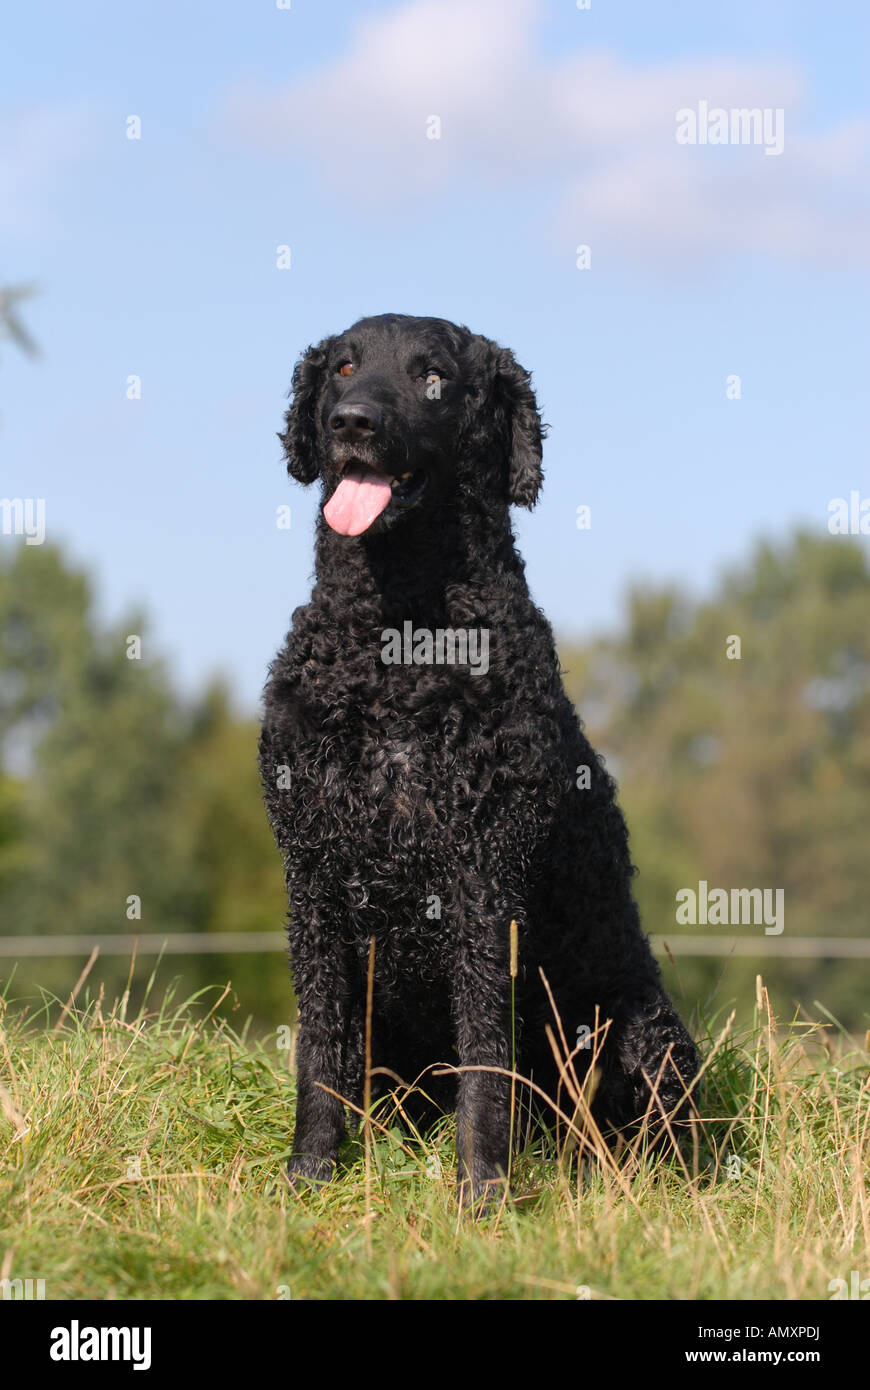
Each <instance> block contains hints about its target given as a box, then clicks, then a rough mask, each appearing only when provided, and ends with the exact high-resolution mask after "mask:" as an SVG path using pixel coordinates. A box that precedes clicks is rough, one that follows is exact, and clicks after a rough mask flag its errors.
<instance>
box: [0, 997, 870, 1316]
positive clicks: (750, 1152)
mask: <svg viewBox="0 0 870 1390" xmlns="http://www.w3.org/2000/svg"><path fill="white" fill-rule="evenodd" d="M217 999H218V992H217V991H216V992H215V993H214V995H213V996H212V997H211V999H210V1000H209V999H207V998H204V997H200V998H198V999H194V1000H192V1001H187V1003H185V1004H184V1005H182V1006H180V1007H178V1008H177V1009H174V1008H173V1005H172V1004H171V1003H165V1004H164V1005H163V1006H162V1007H161V1009H160V1010H158V1011H156V1012H150V1013H149V1012H147V1011H146V1010H145V1008H144V1007H143V1010H142V1012H141V1013H140V1014H139V1016H138V1017H136V1018H134V1019H132V1020H128V1019H127V1018H126V1005H125V1002H124V1000H123V999H122V1000H121V1001H120V1002H116V1003H115V1004H114V1005H113V1006H112V1007H111V1008H109V1007H107V1006H106V1005H105V1004H104V1003H103V1001H101V1000H96V1001H91V1002H89V1003H87V1004H85V1005H84V1006H83V1007H81V1008H73V1009H70V1010H69V1011H68V1012H66V1013H65V1015H64V1016H63V1018H62V1019H61V1018H60V1014H61V1010H60V1009H59V1007H57V1002H56V1001H47V1002H46V1004H45V1006H44V1008H43V1009H42V1011H41V1012H39V1013H37V1014H35V1015H33V1014H31V1016H29V1017H28V1016H27V1014H26V1011H25V1012H24V1013H21V1012H20V1011H17V1010H16V1011H15V1012H14V1014H13V1010H12V1009H9V1010H6V1011H5V1017H4V1016H0V1082H2V1086H0V1278H2V1277H8V1278H22V1279H24V1278H32V1279H44V1280H45V1287H46V1297H47V1298H50V1299H84V1298H98V1299H105V1298H111V1299H128V1298H146V1299H240V1298H241V1299H275V1298H280V1297H284V1298H286V1297H291V1298H293V1299H305V1298H332V1299H462V1300H467V1299H474V1300H478V1299H517V1298H520V1299H560V1298H566V1299H576V1298H577V1297H578V1296H581V1297H592V1298H617V1299H650V1298H655V1299H662V1298H664V1299H735V1300H739V1299H746V1298H772V1299H827V1298H829V1297H830V1293H829V1292H828V1283H829V1281H830V1280H832V1279H834V1278H837V1277H845V1278H846V1279H847V1281H848V1279H849V1274H850V1271H851V1270H853V1269H856V1270H858V1271H859V1274H860V1277H861V1278H862V1279H864V1278H867V1277H868V1276H870V1257H868V1235H870V1194H868V1183H867V1159H868V1140H870V1108H868V1092H870V1081H868V1055H867V1052H866V1051H864V1050H862V1049H856V1048H855V1046H854V1044H850V1043H849V1042H848V1040H847V1039H846V1038H845V1037H844V1036H842V1035H841V1034H838V1033H837V1032H836V1030H835V1029H832V1028H831V1027H830V1026H824V1027H823V1026H819V1025H810V1024H796V1023H795V1024H792V1025H791V1026H789V1027H787V1028H784V1027H782V1026H780V1028H779V1029H778V1030H777V1031H774V1029H773V1027H772V1026H771V1020H770V1019H769V1017H768V1016H767V1014H766V1012H765V1007H764V1006H765V1003H766V1000H765V996H764V992H763V991H760V993H759V1004H760V1008H759V1010H758V1011H757V1017H756V1024H755V1026H754V1027H753V1028H752V1029H749V1030H745V1031H744V1032H743V1033H742V1034H739V1035H736V1034H735V1033H734V1032H733V1031H732V1030H731V1029H730V1028H729V1027H728V1026H727V1025H726V1024H725V1023H724V1021H723V1020H719V1022H718V1023H717V1026H716V1028H715V1029H714V1030H713V1031H714V1032H715V1033H716V1034H717V1038H713V1037H712V1036H711V1037H710V1039H709V1040H708V1042H707V1044H706V1053H707V1055H710V1054H711V1053H712V1060H711V1061H710V1064H709V1066H708V1070H707V1072H706V1074H705V1076H704V1079H703V1084H702V1089H701V1092H700V1097H699V1108H700V1114H701V1123H700V1126H699V1129H698V1135H697V1138H698V1142H697V1144H696V1146H695V1148H694V1152H693V1151H692V1146H690V1147H689V1150H688V1151H687V1153H686V1159H685V1164H686V1166H685V1169H684V1168H683V1167H682V1166H681V1165H680V1164H679V1163H677V1162H674V1161H672V1162H670V1163H659V1164H658V1165H655V1164H651V1163H649V1162H648V1161H647V1160H646V1159H645V1158H644V1157H643V1156H642V1155H641V1156H633V1155H632V1154H628V1155H625V1156H624V1158H623V1162H622V1164H621V1165H620V1166H615V1165H614V1164H613V1163H612V1162H611V1161H610V1160H608V1159H607V1158H606V1157H605V1156H604V1155H603V1153H602V1151H601V1150H600V1147H599V1146H598V1145H597V1144H595V1153H592V1152H590V1156H589V1158H588V1159H587V1160H586V1161H585V1162H584V1163H583V1165H582V1171H580V1172H579V1173H578V1166H577V1164H576V1162H573V1163H571V1162H570V1160H569V1159H568V1158H567V1157H566V1156H565V1155H563V1156H562V1158H561V1159H560V1158H559V1157H558V1156H557V1155H555V1154H554V1153H553V1152H552V1150H550V1151H547V1152H545V1151H544V1150H543V1148H542V1146H541V1145H539V1146H538V1149H537V1151H531V1152H526V1153H524V1154H522V1155H521V1156H520V1157H519V1158H518V1159H517V1161H516V1164H515V1167H514V1173H513V1195H512V1197H511V1199H510V1200H509V1201H508V1202H507V1203H506V1204H504V1205H503V1207H502V1209H501V1210H500V1211H499V1212H497V1213H496V1214H495V1215H492V1216H490V1217H489V1218H487V1219H485V1220H484V1221H483V1222H481V1223H479V1224H478V1225H472V1224H470V1223H468V1222H463V1221H461V1220H460V1218H459V1216H458V1212H457V1205H456V1200H455V1193H454V1186H455V1182H454V1156H453V1147H452V1142H453V1130H452V1121H450V1120H445V1121H444V1123H443V1125H442V1127H441V1128H440V1130H439V1131H438V1132H437V1133H436V1134H434V1135H429V1136H427V1137H426V1138H425V1139H422V1138H419V1137H414V1136H411V1137H410V1138H409V1137H408V1135H407V1134H403V1133H401V1132H400V1131H399V1130H398V1128H397V1127H395V1125H394V1124H393V1123H392V1121H391V1120H390V1119H389V1117H387V1119H386V1121H385V1122H383V1123H385V1128H378V1127H377V1125H374V1124H373V1126H372V1137H371V1142H370V1152H369V1163H368V1176H367V1165H366V1161H365V1157H366V1156H365V1144H364V1141H363V1139H362V1138H356V1139H353V1140H349V1141H348V1143H347V1145H346V1148H345V1152H344V1155H343V1158H344V1167H343V1171H342V1174H341V1177H340V1178H339V1179H338V1180H337V1181H335V1182H334V1183H332V1184H331V1185H330V1186H329V1187H328V1188H326V1189H324V1190H323V1191H321V1192H310V1193H308V1194H306V1195H304V1196H301V1197H300V1196H297V1195H296V1194H294V1193H293V1192H291V1191H290V1190H289V1189H288V1188H287V1187H286V1185H285V1184H284V1183H283V1182H281V1181H280V1174H281V1167H282V1161H283V1159H284V1158H285V1157H286V1155H287V1153H288V1135H289V1131H290V1127H291V1121H292V1114H293V1104H294V1079H293V1074H292V1070H291V1067H290V1058H289V1054H288V1053H287V1052H284V1051H280V1050H279V1049H278V1048H277V1046H275V1045H274V1044H272V1045H271V1046H270V1045H268V1044H262V1043H252V1042H250V1041H248V1040H246V1039H245V1038H244V1037H243V1036H242V1037H240V1036H239V1035H237V1034H234V1033H233V1032H232V1031H231V1029H230V1027H229V1026H228V1025H227V1023H226V1022H225V1021H216V1019H215V1018H214V1017H213V1014H214V1010H215V1007H216V1002H217ZM58 1023H59V1026H58ZM723 1035H724V1036H723ZM594 1142H595V1141H594V1140H593V1143H594ZM738 1160H739V1161H738ZM729 1174H730V1176H729Z"/></svg>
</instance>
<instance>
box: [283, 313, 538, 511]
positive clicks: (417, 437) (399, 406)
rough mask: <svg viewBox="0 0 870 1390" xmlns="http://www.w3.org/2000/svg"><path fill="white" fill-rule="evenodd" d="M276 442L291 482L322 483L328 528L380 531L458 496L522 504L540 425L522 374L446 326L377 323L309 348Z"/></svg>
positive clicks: (533, 485)
mask: <svg viewBox="0 0 870 1390" xmlns="http://www.w3.org/2000/svg"><path fill="white" fill-rule="evenodd" d="M291 390H292V395H293V399H292V403H291V405H290V409H289V410H288V411H287V415H286V420H285V426H286V428H285V430H284V432H283V434H281V435H279V438H280V439H281V442H282V444H283V445H284V450H285V452H286V455H287V468H288V471H289V473H290V474H291V476H292V477H294V478H295V479H296V480H297V481H298V482H300V483H313V482H314V480H315V479H316V478H321V479H322V480H323V485H324V499H325V504H324V509H323V515H324V517H325V519H326V521H327V522H328V524H329V525H330V526H331V527H332V529H333V530H334V531H337V532H339V533H340V534H341V535H345V536H359V535H362V534H363V532H366V531H369V530H370V529H372V530H375V531H381V530H383V529H385V528H387V527H389V526H392V525H395V524H397V523H400V522H401V520H402V518H403V517H405V516H407V515H409V514H410V513H413V512H415V511H418V510H419V509H424V508H426V507H427V506H429V505H432V504H433V503H434V502H436V501H438V500H439V499H441V500H444V499H445V498H448V497H451V496H452V497H454V498H455V497H456V496H457V493H458V494H459V495H460V496H461V495H462V494H463V493H464V494H466V495H468V496H469V497H473V496H478V497H481V498H484V497H485V498H487V499H489V500H491V501H494V502H500V503H503V504H504V506H505V507H507V506H509V505H510V504H511V503H518V504H519V505H520V506H524V507H532V506H534V503H535V500H536V498H537V495H538V491H539V489H540V486H541V480H542V473H541V452H542V442H543V436H544V426H543V425H542V423H541V417H540V415H539V413H538V408H537V404H536V402H535V397H534V394H533V392H532V388H531V382H530V378H529V374H528V372H526V371H524V370H523V368H522V367H521V366H520V365H519V364H518V363H517V362H516V361H515V359H514V357H513V354H512V353H510V352H509V351H508V350H507V349H506V348H500V347H499V346H498V345H497V344H496V343H493V342H491V341H490V340H489V339H488V338H481V337H479V336H477V335H476V334H473V333H469V331H468V329H467V328H460V327H457V325H456V324H453V323H448V322H447V321H446V320H445V319H429V318H412V317H410V316H409V315H405V314H382V315H380V316H378V317H376V318H365V319H360V321H359V322H358V323H355V324H354V325H353V327H352V328H349V329H348V330H347V331H346V332H345V333H342V334H340V335H339V336H337V337H332V338H325V339H324V340H323V342H322V343H319V344H318V345H317V346H316V347H312V348H309V350H308V352H306V353H305V355H304V357H302V358H301V359H300V361H299V362H298V363H297V365H296V368H295V370H294V372H293V382H292V387H291Z"/></svg>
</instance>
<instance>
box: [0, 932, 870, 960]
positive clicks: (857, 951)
mask: <svg viewBox="0 0 870 1390" xmlns="http://www.w3.org/2000/svg"><path fill="white" fill-rule="evenodd" d="M650 943H651V945H652V948H653V950H654V951H655V952H656V953H657V954H658V955H662V956H666V955H672V956H765V957H767V958H768V959H770V958H774V959H780V960H782V959H785V958H790V959H795V958H804V959H823V960H824V959H827V960H849V959H852V960H868V959H870V939H867V938H864V937H857V936H831V937H828V936H792V937H786V936H750V935H744V936H721V937H712V936H680V935H674V936H666V935H658V936H651V937H650ZM95 946H96V947H98V948H99V953H100V955H106V956H127V955H131V954H132V952H133V951H134V950H135V951H136V953H137V955H140V956H159V955H161V954H162V955H166V956H201V955H221V956H225V955H226V956H232V955H247V954H250V953H256V952H269V951H286V949H287V938H286V937H285V936H284V935H283V933H281V932H272V931H251V932H242V931H235V932H233V931H229V932H217V933H212V934H210V935H204V934H202V933H201V932H171V933H160V932H143V933H138V934H137V933H133V932H126V933H119V934H118V935H114V934H113V935H99V936H98V935H94V936H0V956H18V957H21V958H22V959H25V960H26V959H35V958H36V957H38V956H61V957H63V956H66V957H72V956H80V955H84V956H88V955H90V953H91V951H92V950H93V949H94V947H95Z"/></svg>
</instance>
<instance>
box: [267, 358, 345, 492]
mask: <svg viewBox="0 0 870 1390" xmlns="http://www.w3.org/2000/svg"><path fill="white" fill-rule="evenodd" d="M332 341H333V340H332V338H324V339H323V342H322V343H318V344H317V346H316V347H310V348H309V349H308V351H307V352H306V353H304V354H303V356H302V357H300V359H299V361H298V362H297V363H296V366H295V367H294V368H293V379H292V381H291V383H290V393H291V395H292V397H293V399H292V401H291V402H290V408H289V410H288V411H287V414H286V415H285V416H284V433H283V434H279V435H278V438H279V439H280V441H281V443H282V444H283V446H284V453H285V454H286V455H287V472H288V473H289V474H290V477H291V478H295V479H296V481H297V483H313V482H314V479H315V478H316V477H317V475H318V473H319V472H320V461H319V459H318V457H317V402H318V400H319V398H320V387H321V385H322V382H323V370H324V367H325V366H326V360H327V357H328V356H329V349H330V347H331V345H332Z"/></svg>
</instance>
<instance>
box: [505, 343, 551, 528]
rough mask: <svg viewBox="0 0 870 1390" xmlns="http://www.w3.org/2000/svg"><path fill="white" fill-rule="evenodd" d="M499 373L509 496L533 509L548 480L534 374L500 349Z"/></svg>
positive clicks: (511, 355) (522, 505)
mask: <svg viewBox="0 0 870 1390" xmlns="http://www.w3.org/2000/svg"><path fill="white" fill-rule="evenodd" d="M495 373H496V382H495V385H496V395H497V399H498V400H499V403H500V405H501V408H502V410H504V412H505V414H506V423H507V430H508V438H509V454H508V496H509V497H510V500H511V502H514V503H516V505H517V506H519V507H533V506H534V505H535V502H536V501H537V500H538V493H539V492H540V490H541V483H542V482H543V481H544V472H543V469H542V468H541V456H542V454H543V452H544V435H545V434H546V426H545V425H544V424H543V422H542V420H541V415H540V411H539V410H538V403H537V401H536V399H535V393H534V391H533V390H532V378H531V375H530V373H529V372H527V371H526V370H525V368H524V367H521V366H520V364H519V362H518V361H517V360H516V358H515V357H514V355H513V353H512V352H510V351H509V349H508V348H499V349H498V352H497V353H496V360H495Z"/></svg>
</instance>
